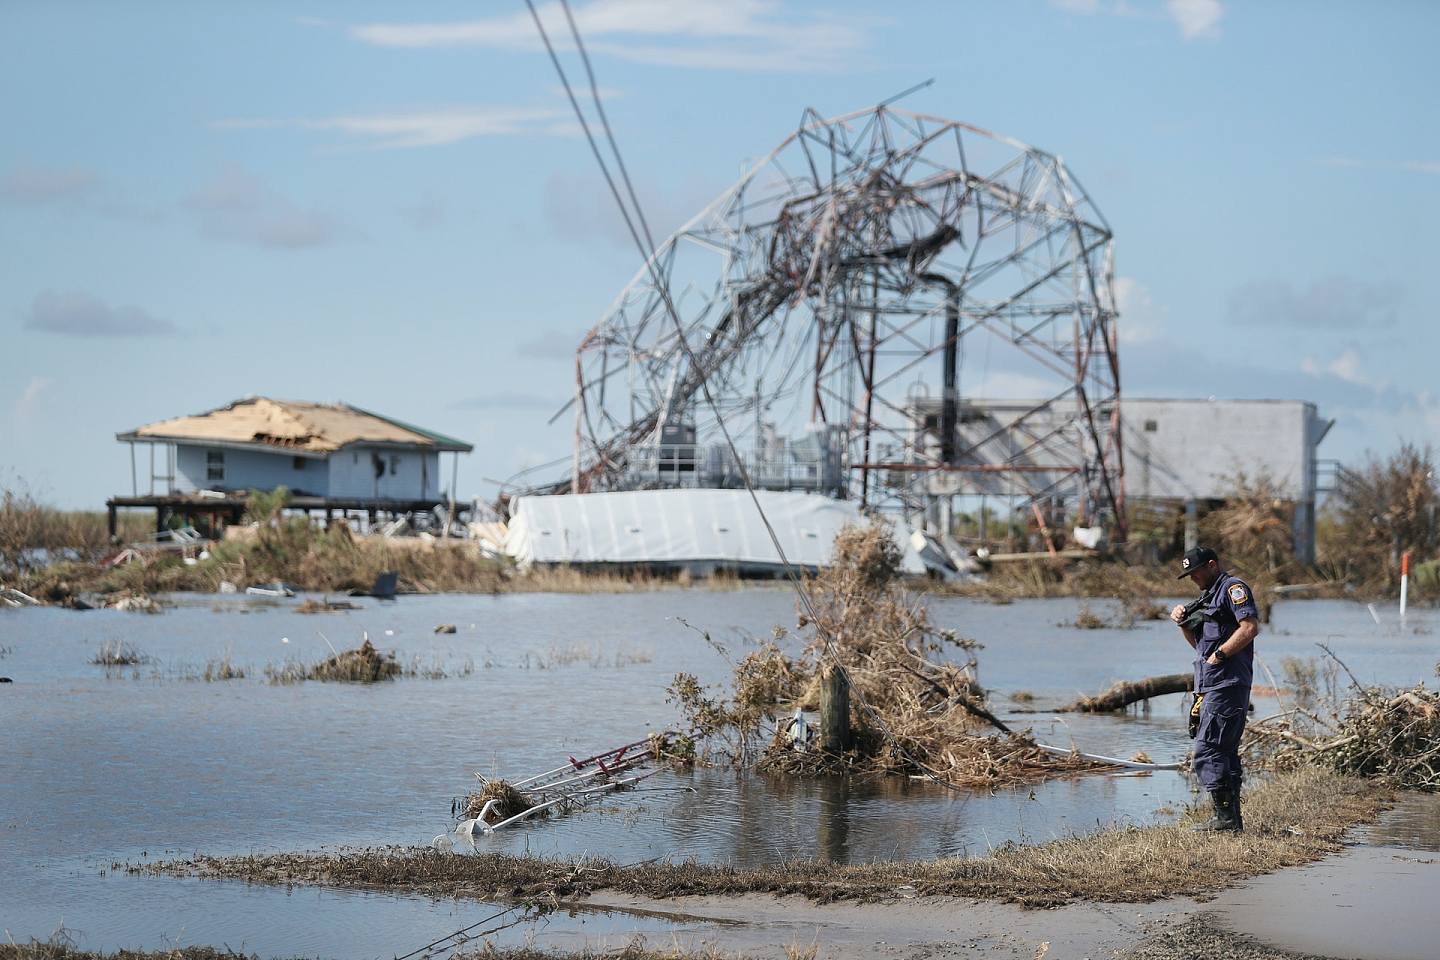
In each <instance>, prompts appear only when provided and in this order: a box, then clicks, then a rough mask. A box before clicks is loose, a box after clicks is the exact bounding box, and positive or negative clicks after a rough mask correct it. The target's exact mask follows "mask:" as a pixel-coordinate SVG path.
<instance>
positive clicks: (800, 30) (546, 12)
mask: <svg viewBox="0 0 1440 960" xmlns="http://www.w3.org/2000/svg"><path fill="white" fill-rule="evenodd" d="M537 12H538V13H539V15H540V19H541V22H542V23H544V25H545V30H546V32H547V33H549V34H550V37H551V42H552V43H553V44H555V46H556V47H557V48H558V49H560V50H566V51H568V50H571V49H573V45H572V44H571V43H569V42H568V38H569V36H570V30H569V25H568V23H567V22H566V19H565V14H564V11H563V10H562V9H561V6H560V4H559V3H553V2H552V3H546V4H542V5H541V6H539V7H538V8H537ZM573 13H574V15H575V23H576V27H577V28H578V30H579V31H580V35H581V37H582V38H583V39H584V40H585V44H586V46H587V48H588V49H590V50H592V51H594V52H596V53H600V54H608V55H611V56H615V57H618V58H621V59H626V60H631V61H635V62H638V63H650V64H659V65H665V66H683V67H692V68H702V69H716V70H745V71H766V70H768V71H782V72H805V71H813V70H830V69H840V68H842V67H844V66H847V65H852V64H853V58H854V56H855V54H856V53H857V52H858V51H859V50H861V49H862V48H863V46H864V43H865V31H864V30H863V29H862V28H861V26H860V25H859V24H858V23H855V22H846V21H842V20H840V19H839V18H836V17H834V16H831V15H825V14H818V15H816V14H811V15H804V16H782V15H781V13H780V8H779V4H777V3H774V2H767V0H686V2H684V3H677V2H674V0H592V2H591V3H588V4H585V5H584V6H576V7H574V8H573ZM350 34H351V36H353V37H355V38H356V39H357V40H360V41H361V42H363V43H369V44H373V45H375V46H383V47H408V48H426V47H453V46H477V47H488V48H492V49H506V50H541V49H543V46H542V44H541V41H540V37H539V34H538V32H537V31H536V29H535V23H534V20H533V19H532V18H531V16H530V13H529V11H525V10H522V11H519V12H517V13H513V14H509V15H506V16H499V17H489V18H484V19H479V20H466V21H453V22H448V23H413V22H412V23H372V24H362V25H358V26H354V27H351V28H350ZM637 38H639V39H643V40H644V41H645V42H639V43H637V42H636V40H637ZM656 40H669V41H671V43H670V44H665V43H656V42H655V41H656Z"/></svg>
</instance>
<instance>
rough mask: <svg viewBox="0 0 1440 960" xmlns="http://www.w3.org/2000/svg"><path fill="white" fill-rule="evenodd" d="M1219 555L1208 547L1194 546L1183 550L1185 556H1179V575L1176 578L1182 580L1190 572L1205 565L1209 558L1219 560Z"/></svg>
mask: <svg viewBox="0 0 1440 960" xmlns="http://www.w3.org/2000/svg"><path fill="white" fill-rule="evenodd" d="M1219 559H1220V557H1219V556H1217V555H1216V553H1215V551H1214V550H1211V549H1210V548H1209V547H1195V548H1193V549H1190V550H1186V551H1185V556H1183V557H1181V558H1180V576H1178V577H1176V578H1175V579H1176V580H1184V579H1185V578H1186V577H1188V576H1190V574H1191V573H1192V572H1193V571H1195V570H1199V569H1200V568H1201V567H1203V566H1205V565H1206V564H1207V563H1209V562H1210V561H1211V560H1215V561H1217V562H1218V561H1219Z"/></svg>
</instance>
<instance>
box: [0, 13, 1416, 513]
mask: <svg viewBox="0 0 1440 960" xmlns="http://www.w3.org/2000/svg"><path fill="white" fill-rule="evenodd" d="M544 9H546V10H548V11H549V12H550V13H554V12H555V9H552V8H548V7H547V8H544ZM574 9H575V11H576V13H577V16H578V18H579V20H580V24H581V28H582V30H583V31H584V33H585V35H586V37H587V42H588V43H589V44H591V46H592V54H593V55H594V57H595V65H596V69H597V72H598V74H599V79H600V83H601V85H602V87H603V88H604V89H605V91H606V92H607V97H608V99H607V109H608V111H609V113H610V118H611V121H612V123H613V124H614V125H615V128H616V132H617V134H618V136H619V138H620V141H621V144H622V145H623V147H624V149H625V151H626V156H627V160H628V162H629V165H630V168H631V172H632V174H633V175H634V177H635V179H636V181H637V184H638V185H639V190H640V193H641V197H642V199H643V200H644V201H645V204H646V208H647V213H648V215H649V216H650V219H651V220H652V223H654V224H655V225H656V226H657V227H658V228H660V229H664V230H667V231H668V229H669V228H673V227H674V226H676V225H678V224H679V223H680V222H681V221H682V220H683V219H685V218H686V217H687V216H688V215H689V214H690V213H692V212H694V211H695V210H697V209H699V207H700V206H702V205H703V204H704V203H705V202H706V201H707V200H709V199H710V198H711V197H712V196H714V195H715V194H717V193H719V192H720V191H721V190H722V189H723V188H724V187H725V186H727V185H728V184H729V183H730V182H731V181H732V180H734V179H735V177H736V176H738V174H739V172H740V170H741V167H742V164H743V163H744V162H745V161H746V160H750V159H754V158H756V157H758V156H760V155H763V154H764V153H766V152H768V151H769V150H770V149H771V148H772V147H773V146H774V145H775V144H776V143H778V142H779V141H780V140H781V139H782V138H784V137H785V136H786V135H787V134H788V133H789V132H790V131H791V130H792V129H793V128H794V126H795V125H796V124H797V122H798V121H799V119H800V115H801V111H802V110H803V109H804V108H805V107H807V106H813V107H815V108H816V109H817V110H819V111H820V112H821V113H822V114H825V115H834V114H839V113H844V112H848V111H851V110H855V109H859V108H863V107H865V106H868V105H870V104H873V103H875V102H876V101H878V100H880V99H883V98H885V97H887V96H889V95H891V94H893V93H895V92H897V91H899V90H902V89H904V88H906V87H909V86H911V85H913V84H915V83H917V82H919V81H922V80H925V79H927V78H931V77H933V78H934V79H935V83H934V85H933V86H931V87H929V88H928V89H926V90H924V91H922V92H920V93H918V94H916V95H914V96H912V97H910V98H909V99H907V100H906V101H905V103H904V104H903V105H904V106H906V107H908V108H910V109H913V110H917V111H921V112H925V113H931V114H936V115H940V116H946V117H951V118H954V119H959V120H965V121H968V122H971V123H974V124H976V125H978V126H981V127H985V128H987V129H991V130H995V131H997V132H1001V133H1005V134H1008V135H1010V136H1013V137H1016V138H1018V139H1020V140H1023V141H1026V142H1028V143H1032V144H1034V145H1036V146H1038V147H1041V148H1044V149H1047V150H1050V151H1052V152H1054V153H1058V154H1060V155H1061V156H1062V157H1064V159H1065V161H1066V163H1067V164H1068V165H1069V166H1070V167H1071V168H1072V169H1073V170H1074V171H1075V172H1076V173H1077V174H1078V175H1079V177H1080V178H1081V179H1082V180H1083V182H1084V183H1085V185H1086V187H1087V189H1088V190H1089V191H1090V193H1091V195H1092V197H1093V198H1094V200H1095V202H1096V203H1097V204H1098V205H1099V207H1100V209H1101V210H1102V211H1103V212H1104V213H1105V215H1106V217H1107V219H1108V220H1109V222H1110V224H1111V226H1112V227H1113V229H1114V231H1115V236H1116V258H1117V273H1118V276H1119V278H1120V279H1119V288H1120V294H1121V307H1122V311H1123V315H1122V318H1121V321H1120V322H1121V330H1122V337H1123V347H1122V376H1123V388H1124V390H1125V391H1126V392H1129V393H1132V394H1136V395H1146V396H1208V395H1216V396H1227V397H1285V398H1302V399H1309V400H1314V401H1316V402H1317V403H1319V404H1320V407H1321V411H1322V413H1324V414H1326V415H1328V416H1332V417H1335V418H1336V419H1337V420H1338V423H1337V426H1336V428H1335V430H1334V431H1333V432H1332V433H1331V435H1330V436H1329V438H1327V440H1326V441H1325V445H1324V446H1323V447H1322V448H1321V450H1322V455H1325V456H1331V457H1340V458H1344V459H1352V460H1353V459H1356V458H1358V457H1360V456H1362V455H1363V454H1364V452H1365V451H1366V450H1377V451H1386V450H1389V449H1391V448H1393V447H1394V446H1395V445H1396V444H1398V443H1399V442H1400V441H1401V440H1402V439H1405V440H1412V441H1416V442H1419V443H1422V444H1423V443H1435V442H1437V441H1440V386H1437V382H1436V378H1435V377H1434V376H1433V374H1432V373H1431V370H1432V368H1433V366H1434V364H1435V360H1436V357H1437V354H1440V334H1437V332H1436V330H1437V323H1436V319H1437V313H1440V310H1437V308H1440V294H1437V291H1436V289H1435V285H1434V283H1433V282H1432V279H1431V278H1432V276H1433V273H1434V267H1433V260H1434V257H1435V253H1436V249H1437V248H1436V245H1435V242H1434V240H1433V238H1432V239H1429V240H1427V239H1426V238H1427V237H1431V230H1432V229H1433V224H1435V223H1436V222H1440V127H1437V124H1436V123H1435V108H1434V105H1433V99H1434V91H1435V89H1436V88H1437V87H1440V83H1437V81H1440V76H1437V74H1440V69H1437V67H1436V66H1435V65H1434V63H1435V61H1434V57H1433V53H1432V50H1431V49H1430V48H1431V45H1432V44H1433V39H1434V37H1436V36H1437V35H1440V6H1437V5H1434V4H1426V3H1420V2H1415V3H1404V2H1390V3H1363V4H1362V3H1353V4H1341V3H1327V2H1293V3H1287V2H1262V0H1252V2H1250V3H1243V4H1242V3H1222V2H1218V0H1168V2H1166V0H1124V2H1115V0H1052V2H1046V0H1013V2H968V3H966V2H954V3H920V2H915V3H895V4H887V5H876V4H871V3H835V2H831V3H800V2H778V0H777V2H760V0H575V3H574ZM577 66H578V64H577ZM0 87H3V89H5V90H6V91H7V95H6V96H5V97H3V98H0V128H3V129H4V130H5V131H6V136H4V137H3V138H0V478H3V479H4V480H5V481H6V482H13V481H14V480H15V479H16V478H22V479H23V480H24V481H25V482H26V483H27V484H28V486H29V487H30V488H31V489H32V490H33V491H34V492H36V493H37V494H39V495H41V496H42V497H44V498H45V499H47V500H49V501H52V502H54V503H57V504H60V505H64V506H68V507H81V506H85V507H99V506H100V505H101V504H102V502H103V500H104V499H105V497H106V496H108V495H110V494H114V493H123V492H128V488H129V485H130V477H129V473H130V467H129V457H128V453H127V452H126V450H125V448H124V447H123V446H122V445H121V444H118V443H116V442H115V441H114V435H115V434H116V433H117V432H120V431H123V430H127V429H130V428H133V427H135V426H138V425H140V424H143V423H147V422H150V421H154V420H158V419H162V418H165V417H169V416H175V415H180V414H185V413H195V412H199V411H201V410H205V409H208V408H210V407H214V406H218V405H221V404H223V403H226V402H228V401H230V400H233V399H236V398H238V397H241V396H244V395H247V394H261V395H269V396H277V397H288V398H296V399H310V400H322V401H324V400H346V401H349V402H351V403H354V404H356V405H358V406H362V407H366V408H369V409H375V410H380V411H384V412H386V413H388V414H390V415H393V416H395V417H398V418H401V419H404V420H408V421H412V422H415V423H419V424H422V425H425V426H427V427H431V428H433V429H436V430H440V431H443V432H446V433H449V434H452V435H455V436H459V437H463V438H466V439H468V440H470V441H471V442H473V443H475V445H476V452H475V453H474V454H472V455H471V456H469V457H466V458H462V461H461V468H460V470H461V472H460V492H461V494H462V495H472V494H489V493H491V492H493V489H494V488H493V485H492V484H490V483H489V482H487V479H486V478H503V477H506V476H509V475H510V474H512V473H513V472H514V471H515V470H517V469H519V468H520V467H522V466H526V465H530V464H533V463H538V462H541V461H544V460H549V459H551V458H556V457H561V456H564V455H565V454H566V453H567V452H568V446H567V444H568V440H567V437H566V424H565V423H564V422H563V418H562V422H560V423H557V425H556V426H554V427H547V426H546V420H547V419H548V418H549V416H550V414H551V413H553V412H554V410H555V409H556V408H557V407H558V406H559V405H560V404H561V403H563V402H564V400H565V399H566V397H568V395H569V394H570V392H571V390H572V385H571V384H572V376H573V373H572V371H573V351H574V347H575V346H576V344H577V343H578V341H579V339H580V337H581V336H583V334H584V332H585V330H587V329H588V328H589V327H590V326H591V325H592V324H593V323H594V322H595V321H596V320H597V319H598V318H599V317H600V315H601V314H602V313H603V312H604V310H605V308H606V307H607V306H608V304H609V303H610V301H611V299H612V298H613V297H614V296H615V294H616V293H617V292H618V291H619V290H620V288H621V287H622V286H623V285H624V284H625V283H626V282H627V281H628V280H629V279H630V277H631V275H632V274H633V273H634V272H635V269H636V268H637V266H638V262H637V259H636V255H635V253H634V251H633V248H630V247H629V246H628V241H627V240H626V238H625V235H624V233H623V226H622V225H621V222H620V220H619V217H618V214H617V213H616V212H615V210H614V208H613V206H612V201H611V200H610V199H609V197H608V195H607V194H605V193H604V188H603V184H602V182H601V181H600V180H599V177H598V174H597V172H596V170H595V168H594V166H593V160H592V159H591V157H590V155H589V152H588V149H587V148H586V146H585V143H584V140H583V139H582V138H581V137H580V136H578V134H577V131H576V128H575V124H574V122H573V118H572V117H571V116H570V115H569V114H568V105H567V104H566V102H565V101H564V99H563V97H562V95H561V92H560V90H559V88H558V86H557V83H556V80H555V77H554V75H553V73H552V68H551V66H550V64H549V62H548V60H547V59H546V58H545V56H544V53H543V51H542V50H541V49H540V48H539V46H538V43H537V40H536V38H535V36H534V33H533V26H532V25H531V24H530V21H529V19H528V13H527V12H526V10H525V7H524V4H523V3H522V2H520V0H515V2H510V0H505V2H498V0H497V2H469V3H460V2H451V3H439V2H436V3H420V2H415V3H403V4H402V3H366V2H355V0H351V2H346V3H343V4H342V3H328V4H327V3H279V2H271V3H267V2H251V3H245V4H219V3H178V2H169V3H138V2H134V3H126V2H109V3H99V2H93V3H82V2H68V3H62V2H25V0H10V2H8V3H5V4H4V5H0ZM562 472H563V471H562Z"/></svg>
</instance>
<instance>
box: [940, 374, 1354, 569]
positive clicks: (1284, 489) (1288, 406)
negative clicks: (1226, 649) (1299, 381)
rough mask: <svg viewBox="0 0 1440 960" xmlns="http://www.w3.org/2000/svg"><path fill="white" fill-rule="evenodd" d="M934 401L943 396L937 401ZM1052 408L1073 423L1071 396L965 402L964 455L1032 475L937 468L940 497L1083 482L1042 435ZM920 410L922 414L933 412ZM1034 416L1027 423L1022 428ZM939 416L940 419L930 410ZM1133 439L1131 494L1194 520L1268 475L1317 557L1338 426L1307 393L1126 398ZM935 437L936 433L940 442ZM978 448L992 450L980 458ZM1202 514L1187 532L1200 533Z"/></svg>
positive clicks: (1059, 488)
mask: <svg viewBox="0 0 1440 960" xmlns="http://www.w3.org/2000/svg"><path fill="white" fill-rule="evenodd" d="M931 404H932V405H933V404H934V401H931ZM1047 407H1048V408H1049V409H1051V410H1053V413H1054V416H1053V421H1054V424H1055V425H1056V429H1062V428H1063V427H1064V425H1067V424H1071V423H1073V421H1074V405H1073V403H1072V402H1070V401H1051V402H1050V403H1049V404H1048V405H1047V404H1046V402H1044V401H1038V400H966V401H964V402H963V403H962V404H961V409H960V415H959V418H958V419H959V423H958V424H957V430H958V432H959V438H958V442H957V449H958V450H960V451H962V453H961V456H960V459H959V462H961V463H964V464H968V465H972V466H981V467H988V468H997V467H1001V466H1004V465H1010V466H1018V467H1019V468H1020V469H1021V471H1023V473H1006V472H1003V471H1000V470H995V471H994V472H984V471H983V470H977V471H976V472H970V473H963V472H961V473H936V474H934V475H932V476H931V477H929V478H927V482H928V483H929V484H930V489H929V491H928V492H929V493H930V494H931V495H932V496H933V497H948V496H977V495H981V496H1000V497H1004V496H1014V495H1020V496H1024V495H1025V494H1026V492H1027V487H1028V488H1029V489H1047V488H1048V489H1053V490H1054V491H1055V493H1056V494H1058V495H1066V494H1069V493H1070V492H1071V491H1070V490H1069V489H1068V485H1073V483H1074V482H1075V480H1074V479H1073V478H1072V477H1068V476H1067V474H1066V472H1065V470H1063V469H1062V470H1053V471H1051V470H1047V469H1046V468H1048V467H1054V466H1056V464H1055V462H1054V458H1053V457H1051V456H1049V455H1048V454H1047V453H1046V451H1045V450H1044V449H1043V448H1042V447H1040V446H1039V445H1037V444H1036V443H1035V438H1036V436H1037V435H1043V434H1044V432H1045V426H1044V425H1045V419H1044V418H1043V417H1042V418H1037V417H1036V416H1035V411H1036V410H1041V411H1042V412H1043V410H1044V409H1045V408H1047ZM928 412H929V411H927V410H919V411H917V422H918V420H919V417H920V416H922V415H924V414H925V413H928ZM1026 415H1028V419H1027V421H1026V423H1027V428H1026V430H1024V431H1021V430H1018V429H1015V427H1014V424H1015V423H1017V422H1018V421H1019V420H1020V419H1021V417H1022V416H1026ZM931 419H933V417H932V418H931ZM1120 422H1121V427H1122V436H1123V438H1124V443H1123V449H1124V461H1125V497H1126V499H1127V500H1128V501H1129V502H1131V503H1132V504H1133V503H1135V502H1137V501H1139V502H1145V501H1152V502H1173V503H1175V504H1177V505H1180V506H1183V507H1184V509H1185V511H1186V515H1187V517H1189V518H1191V520H1192V521H1193V519H1194V517H1195V516H1196V514H1197V512H1198V509H1199V507H1200V505H1204V504H1209V503H1215V502H1219V501H1223V500H1225V499H1226V498H1228V497H1230V496H1232V495H1233V494H1234V493H1235V491H1236V487H1237V483H1238V481H1239V480H1240V479H1241V478H1242V477H1244V478H1245V479H1247V480H1248V481H1251V482H1254V481H1256V480H1259V479H1260V478H1265V479H1266V480H1267V481H1269V483H1270V484H1271V485H1272V486H1273V487H1274V488H1275V490H1276V495H1277V496H1278V497H1280V498H1281V499H1283V500H1286V501H1289V502H1290V503H1292V504H1293V505H1294V507H1295V510H1294V518H1295V521H1294V522H1295V526H1294V530H1293V539H1294V544H1295V549H1296V553H1297V555H1298V556H1299V557H1300V558H1301V559H1303V560H1310V559H1313V557H1314V544H1315V498H1316V493H1317V489H1318V486H1319V483H1318V474H1319V469H1318V464H1319V458H1318V448H1319V445H1320V442H1321V441H1322V440H1324V439H1325V435H1326V434H1327V433H1328V432H1329V431H1330V428H1331V426H1333V425H1334V421H1333V420H1327V419H1325V418H1323V417H1321V416H1320V414H1319V412H1318V411H1317V409H1316V407H1315V404H1313V403H1309V402H1307V401H1304V400H1217V399H1213V398H1212V399H1197V400H1190V399H1170V398H1163V399H1162V398H1137V397H1125V398H1124V399H1122V400H1121V401H1120ZM931 442H932V443H933V442H935V441H933V440H932V441H931ZM977 451H983V456H978V455H977ZM1193 529H1194V524H1193V522H1192V523H1191V524H1189V531H1190V532H1189V533H1188V536H1190V537H1192V538H1193Z"/></svg>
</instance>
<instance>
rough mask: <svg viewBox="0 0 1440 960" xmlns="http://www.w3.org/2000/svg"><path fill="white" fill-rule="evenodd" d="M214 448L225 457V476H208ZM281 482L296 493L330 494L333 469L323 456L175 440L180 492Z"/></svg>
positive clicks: (259, 487) (263, 487)
mask: <svg viewBox="0 0 1440 960" xmlns="http://www.w3.org/2000/svg"><path fill="white" fill-rule="evenodd" d="M212 450H213V451H216V452H219V453H220V454H221V455H222V456H223V457H224V461H225V463H224V469H225V479H224V480H211V479H209V460H208V454H209V453H210V452H211V451H212ZM296 463H303V464H304V467H303V468H301V469H298V470H297V469H296V468H295V464H296ZM279 486H285V487H289V488H290V490H291V491H293V492H295V493H308V494H313V495H315V496H321V497H323V496H329V495H330V471H329V468H328V467H327V465H326V463H325V461H324V460H317V459H313V458H310V457H304V458H301V459H299V460H297V459H296V458H295V456H294V455H293V454H289V453H280V452H277V453H270V452H268V451H264V450H236V449H234V448H231V447H200V446H191V445H189V444H184V443H181V444H176V448H175V490H176V492H177V493H194V492H195V491H196V490H274V489H275V488H276V487H279Z"/></svg>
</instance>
